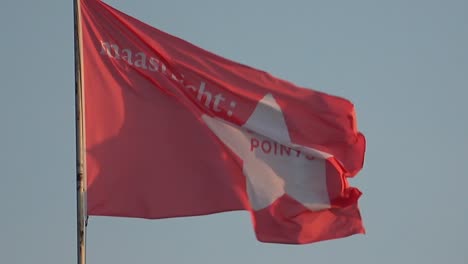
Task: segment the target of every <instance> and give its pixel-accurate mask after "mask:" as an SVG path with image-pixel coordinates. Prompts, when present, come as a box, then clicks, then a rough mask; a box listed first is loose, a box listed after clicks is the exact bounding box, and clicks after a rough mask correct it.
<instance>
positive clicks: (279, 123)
mask: <svg viewBox="0 0 468 264" xmlns="http://www.w3.org/2000/svg"><path fill="white" fill-rule="evenodd" d="M202 118H203V120H204V121H205V122H206V124H207V125H208V127H209V128H210V129H211V130H212V131H213V133H214V134H216V136H217V137H218V138H219V139H220V140H221V141H222V142H223V143H224V144H225V145H226V146H227V147H229V148H230V149H231V150H232V151H233V152H234V153H235V154H236V155H237V156H239V158H240V159H242V160H243V173H244V175H245V176H246V182H247V194H248V197H249V200H250V203H251V206H252V208H253V209H254V210H261V209H263V208H265V207H268V206H269V205H271V204H272V203H273V202H274V201H275V200H276V199H278V198H280V197H281V196H283V195H284V194H285V193H286V194H288V195H289V196H291V197H292V198H294V199H295V200H297V201H298V202H300V203H301V204H303V205H304V206H305V207H307V208H309V209H311V210H322V209H326V208H329V207H330V199H329V196H328V190H327V182H326V162H325V159H326V158H328V157H331V155H330V154H328V153H324V152H321V151H318V150H315V149H312V148H309V147H305V146H301V145H297V144H294V143H292V142H291V139H290V136H289V132H288V128H287V126H286V122H285V120H284V115H283V112H282V110H281V108H280V106H279V105H278V104H277V102H276V100H275V99H274V97H273V96H272V95H271V94H267V95H266V96H265V97H263V99H262V100H260V101H259V102H258V104H257V106H256V108H255V110H254V111H253V113H252V115H251V116H250V117H249V119H248V120H247V122H246V123H245V124H244V125H243V126H242V127H239V126H236V125H233V124H230V123H228V122H226V121H224V120H221V119H219V118H213V117H210V116H207V115H203V116H202ZM251 131H255V132H251ZM312 157H313V158H312Z"/></svg>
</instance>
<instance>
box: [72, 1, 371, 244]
mask: <svg viewBox="0 0 468 264" xmlns="http://www.w3.org/2000/svg"><path fill="white" fill-rule="evenodd" d="M81 36H82V40H81V41H82V61H83V66H82V67H83V87H84V95H85V96H84V98H85V100H84V102H85V103H84V106H85V110H84V111H85V136H86V137H85V140H86V173H87V211H88V214H89V215H105V216H122V217H139V218H149V219H157V218H167V217H180V216H194V215H205V214H211V213H217V212H225V211H232V210H248V211H249V212H251V214H252V216H253V217H252V219H253V222H254V223H253V224H254V228H255V233H256V236H257V238H258V239H259V240H260V241H264V242H275V243H292V244H296V243H310V242H314V241H320V240H326V239H333V238H340V237H345V236H349V235H352V234H357V233H363V232H364V228H363V226H362V222H361V217H360V213H359V210H358V206H357V201H358V198H359V196H360V195H361V193H360V191H359V190H358V189H356V188H353V187H350V186H349V185H348V183H347V178H348V177H352V176H354V175H356V174H357V173H358V172H359V171H360V170H361V168H362V166H363V162H364V151H365V139H364V136H363V135H362V134H361V133H359V131H358V129H357V125H356V118H355V112H354V107H353V105H352V104H351V103H350V102H349V101H347V100H345V99H342V98H339V97H336V96H332V95H328V94H325V93H322V92H318V91H314V90H311V89H305V88H301V87H297V86H296V85H294V84H292V83H289V82H287V81H284V80H281V79H278V78H275V77H273V76H271V75H269V74H268V73H265V72H263V71H260V70H256V69H253V68H251V67H248V66H245V65H241V64H239V63H236V62H233V61H230V60H227V59H225V58H222V57H220V56H217V55H215V54H213V53H210V52H208V51H206V50H203V49H201V48H198V47H196V46H194V45H192V44H190V43H188V42H186V41H184V40H181V39H179V38H177V37H174V36H171V35H169V34H167V33H164V32H162V31H160V30H158V29H155V28H153V27H150V26H148V25H146V24H144V23H142V22H140V21H138V20H137V19H135V18H132V17H130V16H128V15H126V14H124V13H122V12H119V11H117V10H116V9H114V8H112V7H110V6H108V5H107V4H105V3H103V2H101V1H95V0H81Z"/></svg>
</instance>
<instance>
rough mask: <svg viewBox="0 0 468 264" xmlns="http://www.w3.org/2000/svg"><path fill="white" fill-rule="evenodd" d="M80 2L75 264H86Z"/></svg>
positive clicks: (77, 10)
mask: <svg viewBox="0 0 468 264" xmlns="http://www.w3.org/2000/svg"><path fill="white" fill-rule="evenodd" d="M80 12H81V11H80V0H73V17H74V49H75V117H76V124H75V126H76V191H77V192H76V216H77V263H78V264H86V222H87V212H86V174H85V154H84V146H85V144H84V139H85V138H84V115H83V108H84V107H83V105H84V104H83V99H84V98H83V86H82V72H81V68H82V60H81V23H80V19H81V13H80Z"/></svg>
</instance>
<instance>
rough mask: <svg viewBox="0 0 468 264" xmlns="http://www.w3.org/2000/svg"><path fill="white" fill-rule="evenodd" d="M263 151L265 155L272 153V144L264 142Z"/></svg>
mask: <svg viewBox="0 0 468 264" xmlns="http://www.w3.org/2000/svg"><path fill="white" fill-rule="evenodd" d="M265 146H268V148H266V147H265ZM262 150H263V152H265V153H270V151H271V144H270V142H269V141H266V140H265V141H262Z"/></svg>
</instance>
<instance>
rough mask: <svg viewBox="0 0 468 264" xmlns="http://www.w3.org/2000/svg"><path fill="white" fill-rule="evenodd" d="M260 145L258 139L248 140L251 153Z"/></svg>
mask: <svg viewBox="0 0 468 264" xmlns="http://www.w3.org/2000/svg"><path fill="white" fill-rule="evenodd" d="M259 145H260V142H258V139H256V138H252V139H250V151H253V150H254V149H255V148H258V146H259Z"/></svg>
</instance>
